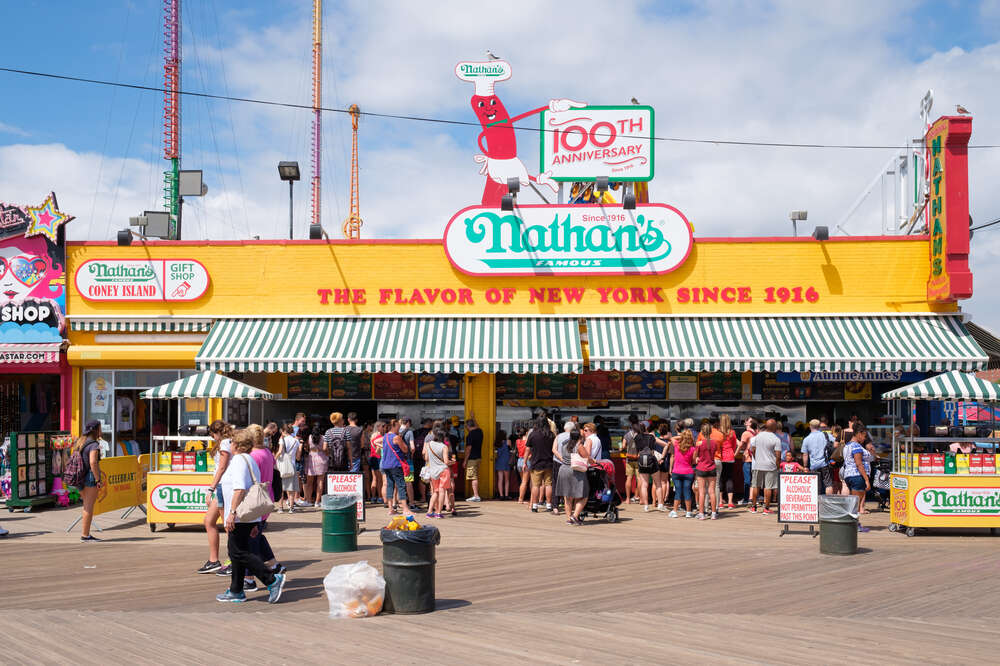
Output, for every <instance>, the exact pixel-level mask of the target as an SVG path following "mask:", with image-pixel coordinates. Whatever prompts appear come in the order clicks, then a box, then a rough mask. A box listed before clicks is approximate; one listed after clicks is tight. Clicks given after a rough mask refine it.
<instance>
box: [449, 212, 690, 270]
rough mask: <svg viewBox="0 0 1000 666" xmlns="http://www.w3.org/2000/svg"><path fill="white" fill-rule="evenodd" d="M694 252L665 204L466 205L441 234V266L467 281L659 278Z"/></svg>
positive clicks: (681, 221)
mask: <svg viewBox="0 0 1000 666" xmlns="http://www.w3.org/2000/svg"><path fill="white" fill-rule="evenodd" d="M693 245H694V237H693V236H692V234H691V225H690V224H689V223H688V221H687V218H685V217H684V215H683V213H681V212H680V211H679V210H677V209H676V208H674V207H673V206H668V205H665V204H640V205H638V206H637V207H636V209H635V210H623V209H619V208H610V207H605V206H601V205H597V204H594V205H575V206H559V205H545V204H542V205H530V206H518V207H517V208H516V209H515V210H514V211H513V212H504V211H500V210H497V209H489V208H482V207H477V206H470V207H469V208H465V209H463V210H461V211H459V212H458V213H456V214H455V215H454V217H452V218H451V220H450V221H449V222H448V226H447V227H446V228H445V232H444V248H445V252H446V253H447V255H448V259H449V260H450V261H451V263H452V264H453V265H454V266H455V268H457V269H458V270H460V271H462V272H463V273H466V274H468V275H489V276H491V277H498V276H520V275H659V274H662V273H669V272H670V271H672V270H675V269H676V268H678V267H679V266H680V265H681V264H683V263H684V261H685V260H686V259H687V257H688V255H689V254H690V253H691V248H692V246H693Z"/></svg>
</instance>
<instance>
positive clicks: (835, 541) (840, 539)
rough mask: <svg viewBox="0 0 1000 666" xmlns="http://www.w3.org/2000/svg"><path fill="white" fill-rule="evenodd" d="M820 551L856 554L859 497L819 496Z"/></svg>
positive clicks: (836, 553) (827, 553) (831, 553)
mask: <svg viewBox="0 0 1000 666" xmlns="http://www.w3.org/2000/svg"><path fill="white" fill-rule="evenodd" d="M819 552H821V553H824V554H826V555H854V554H855V553H857V552H858V498H857V497H854V496H852V495H820V496H819Z"/></svg>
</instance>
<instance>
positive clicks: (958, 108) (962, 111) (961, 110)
mask: <svg viewBox="0 0 1000 666" xmlns="http://www.w3.org/2000/svg"><path fill="white" fill-rule="evenodd" d="M955 111H957V112H958V113H960V114H961V115H963V116H971V115H972V114H971V113H969V110H968V109H967V108H965V107H964V106H962V105H961V104H956V105H955Z"/></svg>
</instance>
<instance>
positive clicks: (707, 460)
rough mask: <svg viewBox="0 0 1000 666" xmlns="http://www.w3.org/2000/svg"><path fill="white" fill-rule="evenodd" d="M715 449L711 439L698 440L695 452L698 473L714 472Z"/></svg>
mask: <svg viewBox="0 0 1000 666" xmlns="http://www.w3.org/2000/svg"><path fill="white" fill-rule="evenodd" d="M715 448H716V444H715V442H714V441H712V440H711V439H709V440H707V441H706V440H704V439H699V440H698V445H697V446H696V447H695V451H696V452H697V454H698V466H697V468H696V469H697V470H698V471H699V472H714V471H715Z"/></svg>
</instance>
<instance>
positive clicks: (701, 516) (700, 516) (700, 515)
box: [695, 513, 705, 520]
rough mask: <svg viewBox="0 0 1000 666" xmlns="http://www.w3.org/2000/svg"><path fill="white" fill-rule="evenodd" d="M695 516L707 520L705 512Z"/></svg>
mask: <svg viewBox="0 0 1000 666" xmlns="http://www.w3.org/2000/svg"><path fill="white" fill-rule="evenodd" d="M695 518H697V519H698V520H705V514H703V513H699V514H698V515H697V516H695Z"/></svg>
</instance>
